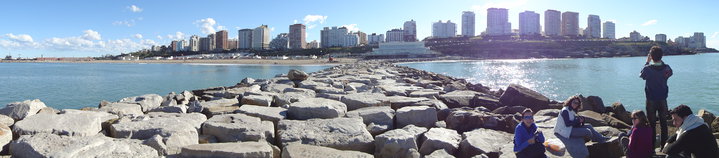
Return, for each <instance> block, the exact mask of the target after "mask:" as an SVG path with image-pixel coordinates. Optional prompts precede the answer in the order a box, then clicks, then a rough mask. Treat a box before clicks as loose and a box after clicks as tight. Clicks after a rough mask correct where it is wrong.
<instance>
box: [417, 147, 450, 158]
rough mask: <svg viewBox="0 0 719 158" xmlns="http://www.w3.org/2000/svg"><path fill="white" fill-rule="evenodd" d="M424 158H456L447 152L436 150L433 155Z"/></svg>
mask: <svg viewBox="0 0 719 158" xmlns="http://www.w3.org/2000/svg"><path fill="white" fill-rule="evenodd" d="M424 158H454V156H452V155H451V154H449V153H447V151H446V150H442V149H440V150H435V151H434V152H432V153H431V154H429V155H427V156H424Z"/></svg>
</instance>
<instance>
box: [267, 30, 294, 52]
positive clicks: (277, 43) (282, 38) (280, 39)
mask: <svg viewBox="0 0 719 158" xmlns="http://www.w3.org/2000/svg"><path fill="white" fill-rule="evenodd" d="M289 47H290V37H289V36H288V35H287V33H280V34H278V35H277V37H275V38H274V39H272V41H270V49H272V50H286V49H287V48H289Z"/></svg>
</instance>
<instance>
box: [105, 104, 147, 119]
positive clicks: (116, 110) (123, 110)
mask: <svg viewBox="0 0 719 158" xmlns="http://www.w3.org/2000/svg"><path fill="white" fill-rule="evenodd" d="M97 111H102V112H108V113H111V114H115V115H118V116H125V115H135V116H140V115H144V114H145V113H143V112H142V107H141V106H140V104H134V103H108V104H107V105H105V106H103V107H101V108H99V109H98V110H97Z"/></svg>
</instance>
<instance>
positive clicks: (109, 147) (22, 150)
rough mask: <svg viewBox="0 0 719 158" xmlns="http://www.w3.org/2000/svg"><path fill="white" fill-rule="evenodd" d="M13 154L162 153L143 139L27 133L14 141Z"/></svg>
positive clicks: (61, 155)
mask: <svg viewBox="0 0 719 158" xmlns="http://www.w3.org/2000/svg"><path fill="white" fill-rule="evenodd" d="M10 151H11V154H12V156H13V157H117V158H120V157H158V156H159V154H158V152H157V151H156V150H155V149H153V148H151V147H149V146H146V145H143V144H142V141H140V140H132V139H113V138H109V137H105V136H102V135H99V136H59V135H55V134H46V133H39V134H36V135H24V136H21V137H20V138H18V140H16V141H14V142H13V143H11V144H10Z"/></svg>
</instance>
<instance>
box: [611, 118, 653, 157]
mask: <svg viewBox="0 0 719 158" xmlns="http://www.w3.org/2000/svg"><path fill="white" fill-rule="evenodd" d="M631 117H632V128H631V130H629V133H622V134H620V135H619V140H620V142H621V144H620V145H621V147H622V150H623V151H624V154H625V155H627V158H645V157H651V156H652V155H653V154H654V150H653V149H652V148H653V147H654V146H653V145H652V138H653V135H652V134H653V133H652V128H651V127H650V126H649V121H648V120H647V115H646V114H644V111H640V110H637V111H634V112H632V115H631Z"/></svg>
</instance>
